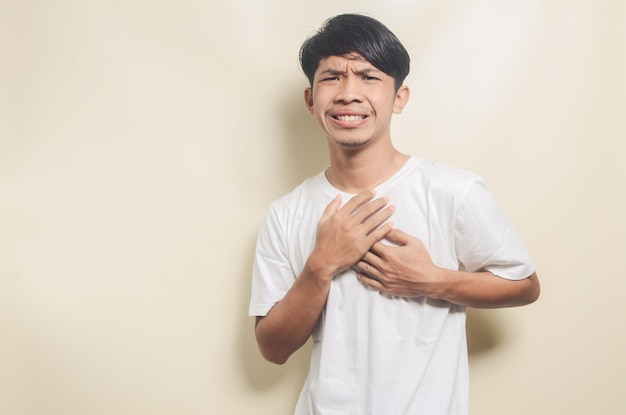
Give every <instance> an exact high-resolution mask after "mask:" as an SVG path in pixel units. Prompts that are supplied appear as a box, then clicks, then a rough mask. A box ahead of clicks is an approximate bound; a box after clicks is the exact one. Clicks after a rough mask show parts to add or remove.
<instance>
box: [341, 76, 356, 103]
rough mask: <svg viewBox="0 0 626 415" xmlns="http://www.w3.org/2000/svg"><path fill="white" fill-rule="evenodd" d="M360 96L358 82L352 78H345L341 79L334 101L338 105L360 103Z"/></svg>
mask: <svg viewBox="0 0 626 415" xmlns="http://www.w3.org/2000/svg"><path fill="white" fill-rule="evenodd" d="M361 100H362V95H361V90H360V86H359V81H358V79H357V78H356V77H354V76H346V77H345V78H343V79H342V81H341V85H340V87H339V89H338V91H337V95H336V96H335V101H337V102H340V103H351V102H361Z"/></svg>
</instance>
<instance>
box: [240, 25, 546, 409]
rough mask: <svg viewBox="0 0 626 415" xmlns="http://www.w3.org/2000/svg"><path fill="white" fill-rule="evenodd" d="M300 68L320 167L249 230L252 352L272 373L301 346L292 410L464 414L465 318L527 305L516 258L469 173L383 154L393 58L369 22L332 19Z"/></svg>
mask: <svg viewBox="0 0 626 415" xmlns="http://www.w3.org/2000/svg"><path fill="white" fill-rule="evenodd" d="M300 58H301V64H302V68H303V70H304V72H305V74H306V75H307V77H308V79H309V82H310V87H309V88H307V89H306V91H305V93H304V99H305V102H306V105H307V108H308V110H309V112H310V113H311V114H313V115H314V116H315V117H316V119H317V121H318V123H319V125H320V126H321V127H322V129H323V131H324V133H325V134H326V138H327V142H328V150H329V155H330V166H329V167H328V168H327V169H326V170H325V171H324V172H322V173H320V174H318V175H316V176H314V177H311V178H309V179H307V180H306V181H305V182H303V183H302V184H301V185H300V186H298V187H297V188H296V189H294V190H293V191H292V192H291V193H289V194H288V195H286V196H284V197H282V198H281V199H279V200H277V201H276V202H274V203H273V204H272V205H271V207H270V209H269V212H268V214H267V216H266V219H265V222H264V223H263V226H262V228H261V230H260V233H259V237H258V242H257V250H256V255H255V264H254V270H253V282H252V299H251V304H250V315H252V316H256V329H255V330H256V338H257V342H258V345H259V349H260V351H261V354H262V355H263V356H264V357H265V358H266V359H268V360H269V361H272V362H275V363H278V364H282V363H284V362H285V361H286V360H287V359H288V358H289V356H290V355H291V354H292V353H294V352H295V351H296V350H297V349H298V348H300V347H301V346H302V345H303V344H304V343H305V342H306V341H307V340H308V339H309V337H311V336H312V337H313V342H314V343H313V350H312V356H311V366H310V372H309V375H308V377H307V380H306V383H305V385H304V387H303V389H302V392H301V394H300V398H299V400H298V403H297V406H296V410H295V413H296V414H342V415H343V414H376V415H379V414H390V415H399V414H424V415H443V414H455V415H456V414H467V413H468V407H469V405H468V382H469V381H468V377H469V376H468V362H467V347H466V337H465V315H466V314H465V310H466V307H482V308H490V307H508V306H518V305H524V304H528V303H531V302H533V301H535V300H536V299H537V297H538V295H539V283H538V280H537V276H536V274H535V272H534V268H533V265H532V262H531V260H530V258H529V256H528V254H527V252H526V251H525V249H524V247H523V246H522V243H521V242H520V240H519V238H518V236H517V235H516V233H515V231H514V230H513V228H512V226H511V224H510V222H509V220H508V219H507V218H506V216H505V215H504V214H503V213H502V211H501V210H500V209H499V208H498V206H497V205H496V204H495V202H494V201H493V199H492V197H491V196H490V194H489V192H488V191H487V189H486V187H485V184H484V182H483V181H482V180H481V179H480V178H479V177H477V176H476V175H474V174H471V173H468V172H465V171H460V170H456V169H453V168H450V167H446V166H443V165H441V164H437V163H433V162H428V161H426V160H421V159H418V158H415V157H411V156H408V155H405V154H402V153H401V152H399V151H398V150H396V149H395V148H394V146H393V144H392V142H391V137H390V123H391V118H392V114H394V113H395V114H397V113H400V112H401V111H402V109H403V108H404V106H405V105H406V103H407V101H408V99H409V89H408V88H407V87H406V86H404V85H403V81H404V79H405V77H406V75H407V74H408V72H409V56H408V54H407V52H406V50H405V49H404V47H403V46H402V44H401V43H400V42H399V41H398V39H397V38H396V37H395V35H394V34H393V33H391V32H390V31H389V30H388V29H387V28H386V27H385V26H384V25H382V24H381V23H380V22H378V21H376V20H374V19H372V18H369V17H365V16H361V15H340V16H337V17H334V18H332V19H330V20H328V21H327V22H326V24H325V25H324V26H323V27H322V28H321V30H320V31H319V32H318V33H317V34H315V35H314V36H312V37H311V38H309V39H307V40H306V41H305V43H304V44H303V46H302V49H301V51H300Z"/></svg>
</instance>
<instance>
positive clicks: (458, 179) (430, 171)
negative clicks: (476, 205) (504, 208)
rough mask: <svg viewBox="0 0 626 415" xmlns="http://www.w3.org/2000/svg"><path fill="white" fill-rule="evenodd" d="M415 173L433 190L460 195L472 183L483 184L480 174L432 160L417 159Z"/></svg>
mask: <svg viewBox="0 0 626 415" xmlns="http://www.w3.org/2000/svg"><path fill="white" fill-rule="evenodd" d="M414 171H415V174H416V175H417V176H418V177H419V179H420V180H421V181H422V184H423V185H424V186H426V187H427V188H429V189H431V190H433V191H435V190H436V191H439V192H442V193H447V194H454V195H458V196H462V195H463V194H465V193H466V192H467V190H468V188H470V187H471V186H472V185H474V184H478V185H479V186H484V180H483V178H482V177H481V176H479V175H478V174H476V173H474V172H470V171H468V170H464V169H459V168H456V167H452V166H449V165H447V164H443V163H440V162H436V161H432V160H422V159H417V163H416V164H415V170H414Z"/></svg>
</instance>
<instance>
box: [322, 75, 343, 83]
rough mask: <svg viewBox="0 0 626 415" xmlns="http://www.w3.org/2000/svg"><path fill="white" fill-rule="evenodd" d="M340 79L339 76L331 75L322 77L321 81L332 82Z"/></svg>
mask: <svg viewBox="0 0 626 415" xmlns="http://www.w3.org/2000/svg"><path fill="white" fill-rule="evenodd" d="M338 80H339V77H338V76H329V77H327V78H322V79H321V80H320V82H332V81H338Z"/></svg>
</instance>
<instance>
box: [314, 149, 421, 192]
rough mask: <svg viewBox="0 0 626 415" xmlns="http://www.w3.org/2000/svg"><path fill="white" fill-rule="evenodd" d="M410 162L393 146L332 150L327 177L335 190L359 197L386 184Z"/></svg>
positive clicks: (407, 157) (406, 156)
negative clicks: (358, 195) (360, 194)
mask: <svg viewBox="0 0 626 415" xmlns="http://www.w3.org/2000/svg"><path fill="white" fill-rule="evenodd" d="M334 150H337V149H334ZM408 159H409V156H408V155H406V154H402V153H400V152H399V151H398V150H396V149H395V148H394V147H393V146H392V145H388V146H386V147H385V148H383V149H380V148H379V149H375V148H363V149H340V150H337V151H333V149H331V151H330V167H329V168H328V169H327V170H326V177H327V178H328V181H329V182H330V183H331V184H332V185H333V186H335V187H336V188H338V189H340V190H342V191H344V192H347V193H353V194H358V193H361V192H364V191H367V190H371V189H373V188H375V187H376V186H378V185H380V184H381V183H383V182H384V181H385V180H387V179H388V178H390V177H391V176H393V175H394V174H395V173H396V172H397V171H398V170H400V169H401V168H402V166H403V165H404V163H405V162H406V161H407V160H408Z"/></svg>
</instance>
